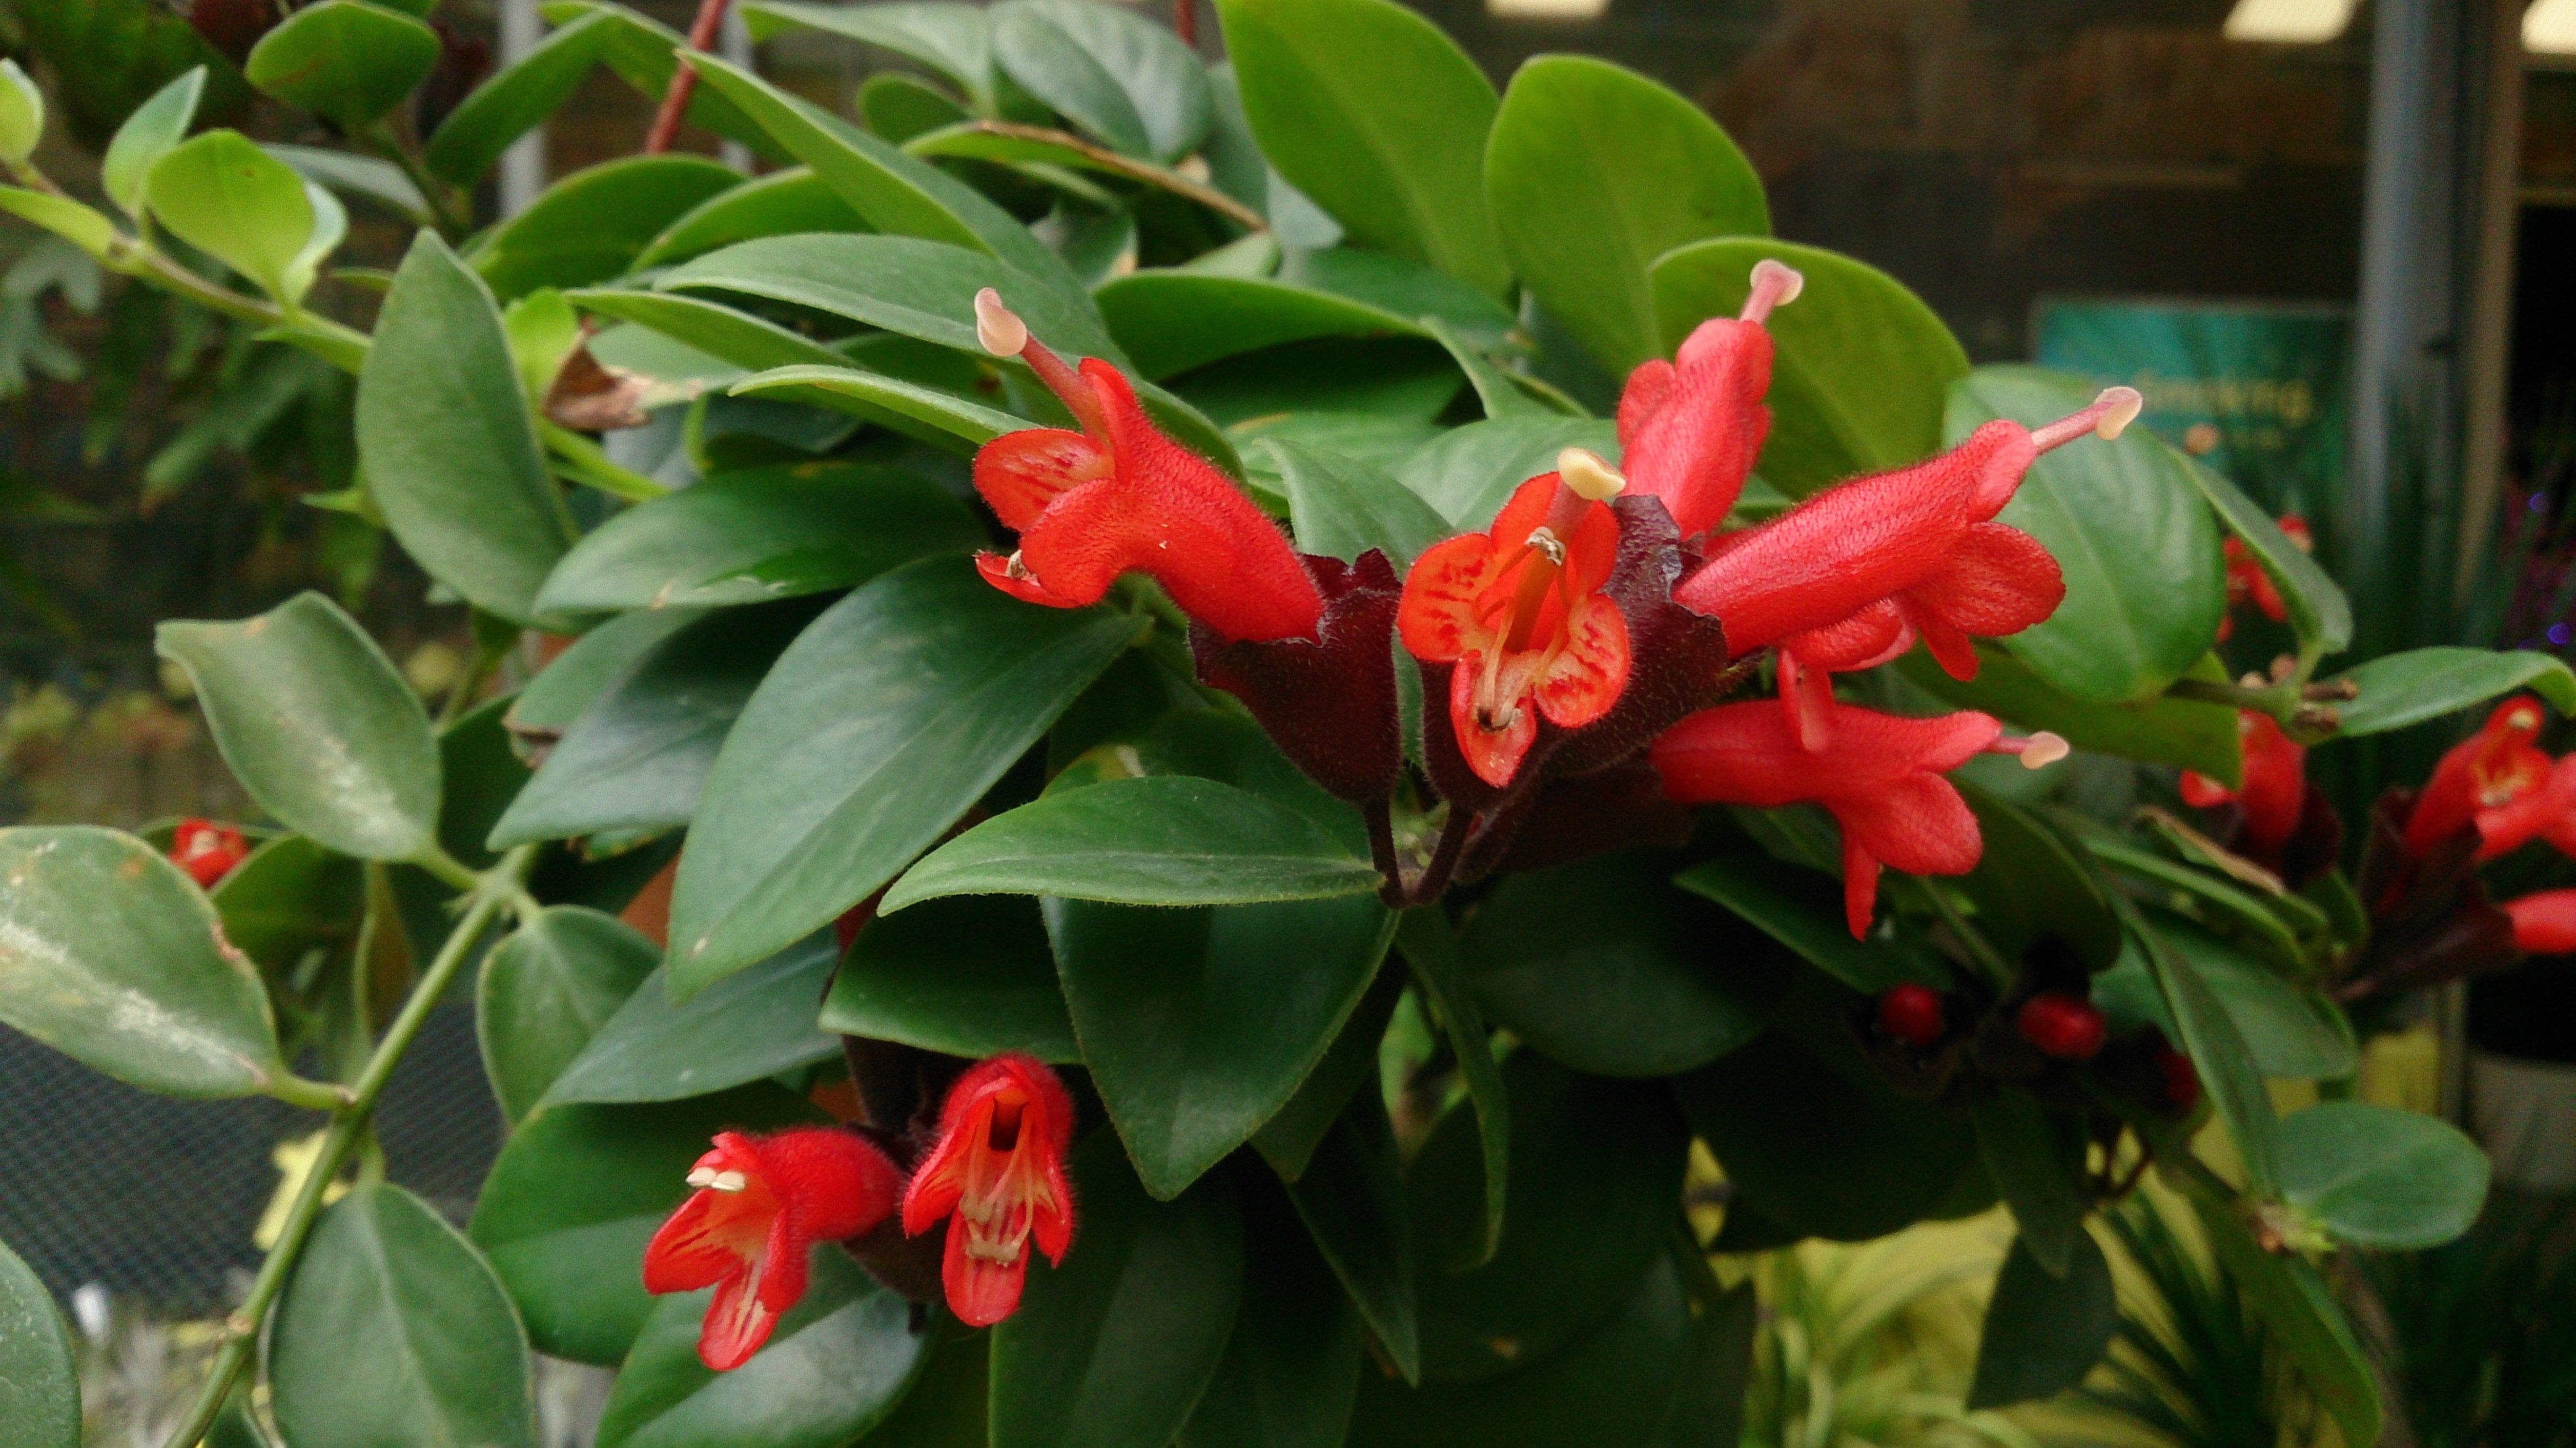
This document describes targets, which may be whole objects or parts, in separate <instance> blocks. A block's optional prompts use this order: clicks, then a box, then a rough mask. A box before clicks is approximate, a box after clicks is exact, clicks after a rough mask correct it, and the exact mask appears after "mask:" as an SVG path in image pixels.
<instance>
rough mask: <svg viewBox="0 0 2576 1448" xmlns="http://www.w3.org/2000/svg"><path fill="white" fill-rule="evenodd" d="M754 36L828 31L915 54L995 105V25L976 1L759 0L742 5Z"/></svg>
mask: <svg viewBox="0 0 2576 1448" xmlns="http://www.w3.org/2000/svg"><path fill="white" fill-rule="evenodd" d="M742 15H743V19H744V21H745V22H746V23H747V24H748V25H749V27H750V29H751V36H752V38H753V39H754V40H767V39H768V38H769V37H771V36H773V35H779V34H783V33H785V32H787V31H790V30H795V29H812V30H821V31H827V32H829V33H831V34H834V35H844V36H848V37H849V38H850V39H852V40H857V41H861V42H864V43H866V44H868V45H873V46H877V47H878V48H880V49H884V50H891V51H893V52H894V53H895V54H897V55H900V56H904V57H906V58H908V59H911V60H917V61H919V62H921V63H922V64H923V65H925V66H928V67H929V68H930V69H932V70H934V71H937V72H938V73H939V74H940V75H942V76H944V77H946V78H947V79H948V80H949V81H950V82H952V83H953V84H955V85H956V87H957V88H958V89H959V90H961V91H964V92H965V93H966V94H968V95H970V96H973V97H975V98H976V104H977V106H978V107H979V108H980V109H981V110H983V111H986V112H990V111H991V110H992V109H993V27H992V19H991V17H990V16H989V15H988V14H987V13H986V12H985V11H984V9H983V8H982V7H980V6H974V5H959V4H954V3H944V0H893V3H888V4H877V5H809V4H802V3H799V0H757V3H746V4H745V5H744V6H743V7H742Z"/></svg>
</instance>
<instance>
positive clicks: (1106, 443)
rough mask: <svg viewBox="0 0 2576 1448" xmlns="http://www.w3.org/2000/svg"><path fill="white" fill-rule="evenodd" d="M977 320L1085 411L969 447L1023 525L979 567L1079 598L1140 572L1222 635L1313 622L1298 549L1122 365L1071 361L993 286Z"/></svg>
mask: <svg viewBox="0 0 2576 1448" xmlns="http://www.w3.org/2000/svg"><path fill="white" fill-rule="evenodd" d="M975 320H976V333H977V336H978V337H979V338H980V339H981V340H982V341H983V343H984V346H985V347H986V348H987V349H988V350H990V351H991V352H993V353H994V354H995V355H996V356H1017V357H1019V358H1021V359H1022V360H1023V361H1025V362H1027V363H1028V364H1029V366H1030V367H1031V368H1032V369H1033V370H1034V371H1036V373H1037V375H1038V380H1040V381H1042V382H1044V383H1045V384H1046V385H1047V387H1048V389H1049V390H1051V391H1053V392H1054V393H1055V395H1056V396H1057V397H1058V398H1059V399H1061V400H1062V401H1063V403H1064V405H1065V407H1066V408H1068V409H1069V410H1071V412H1072V413H1073V415H1074V418H1075V420H1076V421H1078V422H1080V423H1081V425H1082V430H1081V431H1080V432H1073V431H1068V430H1066V429H1064V428H1054V427H1040V428H1029V429H1026V430H1024V431H1020V432H1012V433H1005V434H1003V435H1002V436H1000V437H997V438H995V439H993V440H992V441H991V442H988V443H986V444H984V446H983V448H982V449H981V450H979V451H978V452H977V453H976V454H975V490H976V491H977V492H979V493H982V494H983V495H984V501H985V502H987V503H990V504H991V505H992V507H993V512H994V513H995V514H996V515H998V516H999V517H1000V518H1001V520H1002V523H1003V525H1004V526H1006V527H1008V528H1010V529H1012V530H1013V531H1015V532H1017V533H1018V534H1019V535H1020V546H1019V550H1018V551H1017V552H1014V553H1012V554H1011V555H1010V556H1009V557H1007V558H1005V557H1003V556H1001V555H999V554H994V553H985V554H979V555H978V556H977V557H976V560H975V566H976V568H977V569H979V570H980V571H981V572H982V573H983V575H984V577H985V578H986V580H988V581H989V582H991V583H992V585H993V586H994V587H996V588H999V589H1001V590H1002V591H1003V592H1005V593H1008V594H1010V595H1011V596H1012V597H1014V598H1020V599H1025V600H1027V601H1028V602H1030V603H1042V604H1046V605H1048V606H1049V607H1052V608H1081V607H1083V606H1085V605H1087V604H1092V603H1097V602H1099V601H1100V596H1101V595H1102V594H1103V593H1106V592H1107V591H1108V589H1109V585H1110V584H1112V583H1114V582H1116V581H1117V580H1118V576H1119V575H1120V574H1122V573H1129V572H1135V573H1143V574H1146V575H1148V576H1150V577H1152V578H1153V579H1154V581H1155V582H1157V583H1160V584H1162V585H1163V588H1164V590H1165V591H1166V592H1168V593H1170V594H1171V596H1172V601H1173V602H1174V603H1177V604H1179V605H1180V606H1181V609H1182V611H1183V612H1185V613H1187V614H1189V615H1190V617H1192V618H1194V619H1196V620H1198V621H1199V622H1200V623H1203V624H1205V625H1206V626H1207V627H1209V628H1210V629H1213V630H1214V631H1215V632H1216V633H1217V634H1219V635H1220V636H1222V637H1223V638H1225V639H1227V640H1235V639H1255V640H1267V639H1287V638H1299V639H1305V638H1313V637H1314V636H1315V626H1316V621H1317V619H1318V618H1319V617H1320V616H1321V615H1322V613H1323V608H1324V603H1323V599H1322V597H1321V596H1320V595H1319V594H1318V593H1317V592H1316V589H1315V582H1314V580H1313V579H1312V578H1310V577H1308V576H1307V574H1306V568H1305V565H1304V564H1302V563H1300V562H1299V561H1298V557H1297V553H1296V550H1294V549H1292V548H1290V547H1289V546H1288V540H1287V539H1286V538H1284V537H1282V536H1280V532H1279V528H1278V526H1277V525H1276V524H1274V523H1272V522H1271V521H1270V519H1269V518H1268V517H1267V516H1265V515H1264V514H1263V513H1262V511H1261V510H1260V509H1259V508H1257V507H1255V506H1253V503H1252V500H1251V499H1249V498H1247V497H1245V496H1244V495H1243V493H1242V492H1241V491H1240V490H1239V489H1237V488H1236V487H1235V486H1234V484H1233V483H1231V482H1229V481H1227V479H1226V477H1225V475H1224V474H1223V473H1221V472H1218V471H1217V469H1216V467H1215V465H1214V464H1212V463H1210V462H1208V460H1207V459H1205V458H1202V457H1200V456H1199V455H1198V454H1196V453H1194V452H1191V451H1190V450H1189V449H1187V448H1185V447H1183V446H1181V445H1180V444H1179V443H1177V442H1174V441H1173V440H1172V439H1170V438H1169V437H1166V436H1164V435H1163V433H1162V432H1161V431H1160V430H1159V429H1157V428H1156V427H1155V426H1154V424H1153V422H1152V421H1151V420H1149V419H1148V418H1147V417H1146V416H1145V411H1144V409H1143V408H1142V407H1140V406H1138V405H1137V402H1136V392H1135V389H1134V388H1133V387H1131V386H1129V385H1128V382H1127V379H1126V378H1125V377H1123V376H1121V375H1120V374H1119V372H1118V369H1117V368H1115V367H1112V366H1110V365H1109V364H1108V363H1106V362H1102V361H1100V360H1098V359H1097V358H1093V359H1089V360H1086V361H1085V362H1084V363H1083V364H1082V367H1081V370H1079V371H1076V370H1075V369H1073V368H1071V367H1068V366H1066V365H1065V364H1064V362H1063V360H1062V359H1060V358H1058V357H1057V356H1056V355H1055V354H1054V353H1053V352H1050V351H1048V350H1047V349H1046V348H1045V347H1044V346H1042V345H1040V344H1039V343H1038V342H1037V341H1036V340H1035V339H1033V338H1032V337H1030V336H1029V329H1028V327H1027V325H1026V324H1024V323H1023V322H1021V320H1020V319H1019V318H1018V317H1017V316H1014V315H1013V314H1012V313H1011V312H1010V311H1009V310H1008V309H1007V308H1005V307H1004V306H1003V305H1002V301H1001V298H1000V297H999V296H998V295H996V294H995V293H994V291H993V290H992V288H990V287H987V288H985V289H984V290H983V291H981V292H978V293H977V294H976V296H975Z"/></svg>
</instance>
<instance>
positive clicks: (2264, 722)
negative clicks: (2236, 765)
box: [2182, 709, 2308, 858]
mask: <svg viewBox="0 0 2576 1448" xmlns="http://www.w3.org/2000/svg"><path fill="white" fill-rule="evenodd" d="M2236 742H2237V746H2238V749H2239V750H2240V752H2241V753H2242V754H2243V756H2244V760H2245V768H2244V781H2245V782H2244V785H2243V787H2241V788H2238V789H2229V788H2228V787H2227V786H2226V785H2223V784H2221V783H2219V782H2218V781H2217V780H2214V779H2212V778H2210V777H2209V776H2208V775H2205V774H2195V773H2192V772H2189V771H2185V772H2184V774H2183V777H2182V798H2183V803H2185V804H2188V805H2190V806H2192V807H2193V808H2194V809H2216V808H2218V807H2219V806H2221V805H2225V804H2234V805H2237V806H2239V807H2240V808H2242V809H2243V811H2244V813H2245V826H2244V836H2243V838H2244V841H2245V843H2246V844H2247V845H2249V846H2251V849H2250V850H2249V853H2252V854H2255V855H2259V856H2263V857H2267V858H2277V857H2278V856H2279V854H2280V853H2281V846H2283V845H2284V844H2287V843H2288V842H2289V839H2290V836H2292V835H2294V834H2296V833H2298V829H2299V815H2300V813H2301V812H2302V811H2303V810H2304V809H2305V808H2306V806H2307V797H2308V777H2307V755H2308V752H2307V751H2306V750H2305V749H2302V748H2300V747H2299V746H2298V745H2296V744H2293V743H2291V742H2290V736H2288V735H2287V734H2284V733H2282V732H2281V726H2280V725H2279V724H2278V723H2276V722H2274V720H2273V718H2272V716H2271V715H2269V714H2259V713H2256V712H2255V711H2253V710H2251V709H2240V710H2238V711H2237V714H2236Z"/></svg>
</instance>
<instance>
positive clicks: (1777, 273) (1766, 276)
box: [1753, 256, 1807, 307]
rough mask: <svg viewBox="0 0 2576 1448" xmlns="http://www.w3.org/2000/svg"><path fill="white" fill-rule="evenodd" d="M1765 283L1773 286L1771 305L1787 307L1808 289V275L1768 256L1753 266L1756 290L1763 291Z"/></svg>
mask: <svg viewBox="0 0 2576 1448" xmlns="http://www.w3.org/2000/svg"><path fill="white" fill-rule="evenodd" d="M1765 282H1769V283H1770V284H1771V287H1772V290H1773V295H1772V298H1771V305H1773V306H1775V307H1785V306H1787V305H1789V304H1790V303H1791V302H1794V301H1796V300H1798V293H1800V292H1803V291H1805V290H1806V289H1807V277H1806V273H1804V272H1801V271H1799V270H1798V269H1797V268H1796V267H1793V266H1791V265H1789V264H1788V263H1786V262H1779V261H1773V260H1772V259H1771V258H1769V257H1767V256H1766V257H1764V258H1763V259H1762V260H1760V261H1757V262H1755V263H1754V264H1753V287H1754V290H1756V291H1759V290H1761V289H1762V284H1763V283H1765Z"/></svg>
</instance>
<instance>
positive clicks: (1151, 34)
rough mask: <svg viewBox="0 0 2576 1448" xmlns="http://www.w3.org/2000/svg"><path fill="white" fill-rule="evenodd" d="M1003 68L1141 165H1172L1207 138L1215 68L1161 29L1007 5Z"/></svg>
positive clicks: (1000, 39)
mask: <svg viewBox="0 0 2576 1448" xmlns="http://www.w3.org/2000/svg"><path fill="white" fill-rule="evenodd" d="M992 17H993V58H994V59H995V60H997V61H999V62H1000V63H1001V66H1002V69H1003V70H1004V71H1006V72H1008V73H1009V75H1010V77H1011V79H1013V80H1015V81H1018V82H1019V83H1020V84H1021V85H1022V86H1024V87H1026V88H1027V90H1028V92H1029V94H1031V95H1034V96H1036V97H1037V98H1038V99H1039V100H1042V101H1044V102H1046V103H1047V104H1048V105H1050V106H1053V107H1055V108H1056V110H1057V111H1059V112H1061V113H1062V114H1063V115H1064V116H1065V117H1067V118H1068V119H1070V120H1071V121H1072V122H1073V123H1074V124H1075V125H1077V126H1080V127H1081V128H1082V129H1083V130H1085V131H1088V132H1090V133H1091V134H1092V135H1093V136H1095V137H1098V138H1099V139H1100V140H1101V141H1103V142H1106V143H1107V144H1108V145H1109V146H1110V147H1111V148H1113V149H1115V150H1119V151H1124V152H1126V153H1127V154H1128V155H1131V156H1150V157H1152V158H1153V159H1155V160H1157V161H1163V162H1171V161H1177V160H1179V159H1181V158H1182V157H1183V156H1186V155H1188V154H1190V153H1191V152H1192V151H1195V150H1197V149H1198V145H1199V142H1200V141H1202V140H1204V139H1205V138H1206V136H1207V131H1208V123H1209V120H1210V119H1211V117H1212V114H1213V107H1214V105H1215V98H1214V97H1213V96H1212V95H1211V94H1210V93H1209V90H1208V78H1207V67H1206V65H1205V64H1203V63H1202V62H1201V61H1200V60H1199V58H1198V55H1197V54H1196V52H1194V51H1192V50H1191V49H1190V48H1189V47H1188V46H1186V45H1184V44H1182V43H1181V40H1180V37H1179V36H1176V35H1174V34H1173V33H1172V32H1171V31H1169V30H1166V29H1164V28H1163V27H1162V26H1160V25H1157V24H1155V23H1154V22H1153V21H1151V20H1148V19H1146V18H1145V17H1143V16H1141V15H1137V14H1133V13H1130V12H1128V11H1124V10H1115V9H1111V8H1109V7H1107V6H1102V5H1094V4H1089V3H1086V0H1007V3H1004V4H1001V5H996V6H994V7H993V10H992Z"/></svg>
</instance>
